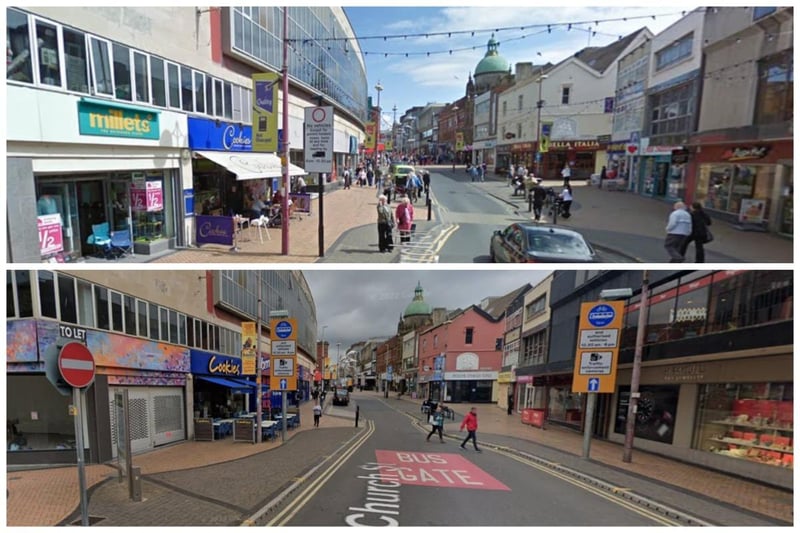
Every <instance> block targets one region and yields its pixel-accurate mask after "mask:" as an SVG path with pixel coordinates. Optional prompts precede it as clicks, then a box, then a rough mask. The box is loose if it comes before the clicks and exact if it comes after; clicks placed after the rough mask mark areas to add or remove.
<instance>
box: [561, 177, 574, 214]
mask: <svg viewBox="0 0 800 533" xmlns="http://www.w3.org/2000/svg"><path fill="white" fill-rule="evenodd" d="M571 206H572V186H571V185H570V184H569V183H567V184H566V185H564V190H563V191H561V216H562V217H564V218H569V217H570V216H571V215H570V212H569V208H570V207H571Z"/></svg>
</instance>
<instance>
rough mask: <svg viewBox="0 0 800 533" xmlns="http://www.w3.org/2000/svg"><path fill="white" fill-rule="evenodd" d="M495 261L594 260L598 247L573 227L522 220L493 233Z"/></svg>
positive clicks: (492, 258) (563, 261)
mask: <svg viewBox="0 0 800 533" xmlns="http://www.w3.org/2000/svg"><path fill="white" fill-rule="evenodd" d="M489 258H490V259H491V261H492V262H493V263H495V262H496V263H594V262H595V261H596V257H595V252H594V249H592V247H591V246H590V245H589V243H587V242H586V240H585V239H584V238H583V235H581V234H580V233H578V232H577V231H573V230H571V229H567V228H563V227H559V226H552V225H543V224H538V223H534V222H518V223H515V224H511V225H510V226H508V227H507V228H505V229H503V230H497V231H495V232H494V234H493V235H492V240H491V242H490V244H489Z"/></svg>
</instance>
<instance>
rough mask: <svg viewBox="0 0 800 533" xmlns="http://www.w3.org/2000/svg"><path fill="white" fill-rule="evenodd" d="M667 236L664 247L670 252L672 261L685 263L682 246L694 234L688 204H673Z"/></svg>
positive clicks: (670, 260)
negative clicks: (687, 208)
mask: <svg viewBox="0 0 800 533" xmlns="http://www.w3.org/2000/svg"><path fill="white" fill-rule="evenodd" d="M666 230H667V238H666V239H665V240H664V248H666V250H667V253H668V254H669V257H670V259H669V262H670V263H683V260H684V256H683V254H682V253H681V246H682V245H683V241H685V240H686V239H687V238H688V237H689V235H691V234H692V216H691V215H690V214H689V212H688V211H687V210H686V204H684V203H683V202H675V203H674V204H673V205H672V213H670V215H669V220H668V221H667V228H666Z"/></svg>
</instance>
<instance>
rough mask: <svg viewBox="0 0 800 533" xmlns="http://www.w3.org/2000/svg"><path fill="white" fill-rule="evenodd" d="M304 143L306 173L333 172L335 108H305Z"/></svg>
mask: <svg viewBox="0 0 800 533" xmlns="http://www.w3.org/2000/svg"><path fill="white" fill-rule="evenodd" d="M304 141H305V143H304V145H303V151H304V152H305V170H306V172H325V173H331V172H333V107H331V106H325V107H307V108H305V131H304ZM320 185H322V184H321V183H320ZM321 193H322V188H321V187H320V194H321Z"/></svg>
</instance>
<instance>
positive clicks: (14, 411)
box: [6, 375, 75, 452]
mask: <svg viewBox="0 0 800 533" xmlns="http://www.w3.org/2000/svg"><path fill="white" fill-rule="evenodd" d="M6 385H7V387H8V391H7V393H8V396H7V399H8V401H7V402H6V410H7V418H6V449H7V450H8V451H10V452H16V451H28V450H68V449H71V448H75V424H74V421H73V418H72V416H70V415H69V404H70V403H72V396H62V395H61V394H60V393H59V392H58V391H57V390H56V389H55V387H53V386H52V385H51V384H50V382H49V381H48V380H47V378H46V377H45V376H44V375H35V376H34V375H13V376H8V377H7V379H6Z"/></svg>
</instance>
